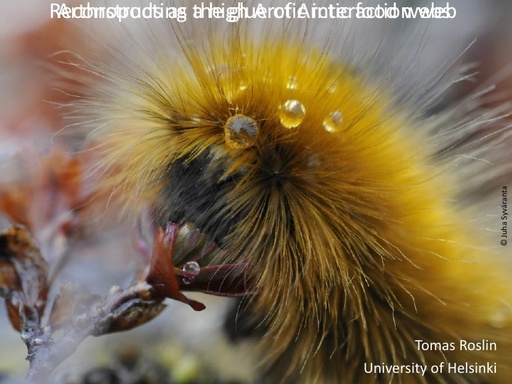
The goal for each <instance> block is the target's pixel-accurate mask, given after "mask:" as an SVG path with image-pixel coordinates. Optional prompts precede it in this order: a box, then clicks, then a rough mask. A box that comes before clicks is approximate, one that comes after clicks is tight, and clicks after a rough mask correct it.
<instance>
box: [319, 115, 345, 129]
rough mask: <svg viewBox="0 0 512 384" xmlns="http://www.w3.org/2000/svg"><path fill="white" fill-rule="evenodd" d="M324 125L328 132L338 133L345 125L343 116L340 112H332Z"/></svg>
mask: <svg viewBox="0 0 512 384" xmlns="http://www.w3.org/2000/svg"><path fill="white" fill-rule="evenodd" d="M323 124H324V128H325V130H326V131H327V132H336V131H338V130H339V129H340V128H341V126H342V125H343V114H342V113H341V112H340V111H335V112H331V113H329V115H328V116H327V117H326V118H325V120H324V122H323Z"/></svg>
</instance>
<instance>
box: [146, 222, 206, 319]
mask: <svg viewBox="0 0 512 384" xmlns="http://www.w3.org/2000/svg"><path fill="white" fill-rule="evenodd" d="M177 235H178V226H177V225H168V226H167V232H165V231H164V230H163V229H162V228H158V230H157V232H156V234H155V240H154V243H153V253H152V255H151V263H150V268H149V272H148V274H147V276H146V281H147V283H148V284H150V285H151V286H152V287H153V291H154V293H153V296H154V298H164V297H168V298H170V299H174V300H178V301H181V302H183V303H186V304H188V305H190V306H191V307H192V308H193V309H194V310H196V311H202V310H203V309H205V306H204V304H202V303H199V302H197V301H195V300H191V299H188V298H187V297H186V296H185V295H184V294H183V293H181V291H180V284H179V282H178V279H177V278H176V274H175V268H174V265H173V262H172V255H173V252H174V246H175V244H176V238H177Z"/></svg>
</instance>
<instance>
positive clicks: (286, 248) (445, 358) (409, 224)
mask: <svg viewBox="0 0 512 384" xmlns="http://www.w3.org/2000/svg"><path fill="white" fill-rule="evenodd" d="M221 24H222V23H219V24H215V23H214V22H207V21H204V24H203V25H200V23H196V24H195V27H197V28H198V30H196V31H192V30H188V29H186V27H184V28H183V29H178V30H177V31H174V32H172V33H167V34H166V35H165V38H161V37H159V39H161V40H158V41H157V47H158V50H155V52H153V53H152V54H151V55H149V57H147V58H146V60H145V62H144V63H142V64H140V63H139V64H137V65H135V64H134V65H133V69H134V70H133V73H129V72H123V70H120V69H119V70H115V69H114V67H111V68H110V69H108V70H107V71H104V70H103V69H101V68H100V67H94V68H92V69H91V71H93V72H96V73H97V74H99V75H101V77H104V78H106V79H103V80H102V82H103V84H107V85H106V86H104V87H103V88H102V85H101V84H100V85H99V89H100V91H101V92H98V94H97V95H96V96H95V98H91V99H90V100H85V104H88V105H86V106H85V108H84V109H82V111H85V112H86V113H90V114H92V115H94V116H99V117H100V118H101V119H103V120H102V121H103V123H101V124H100V123H96V125H95V126H94V134H93V135H92V140H93V141H94V142H95V143H96V145H97V148H98V149H99V150H100V151H101V154H102V161H101V164H100V165H101V168H102V169H103V170H104V171H105V175H106V178H105V180H104V182H103V183H102V187H103V188H105V189H106V190H108V191H114V192H113V193H116V192H115V191H122V192H123V195H124V196H126V197H127V198H128V199H129V200H128V203H127V205H128V207H129V209H135V210H136V209H137V208H136V207H139V206H141V204H140V202H141V201H143V202H150V203H151V205H152V206H154V207H155V208H156V209H157V211H158V220H160V221H161V223H165V222H167V221H173V222H182V221H185V222H188V223H191V224H193V225H194V226H196V227H197V228H199V229H200V230H201V231H202V232H203V233H205V234H206V235H207V236H208V238H209V239H210V240H211V241H214V242H216V243H217V244H218V245H220V246H221V247H222V248H223V249H224V250H225V254H224V257H225V259H224V260H223V262H225V263H248V264H249V265H250V266H251V267H250V268H251V278H252V281H253V282H254V287H255V289H256V290H257V291H258V294H257V295H255V296H254V297H253V298H252V299H251V302H250V306H251V310H252V311H253V313H257V314H258V316H259V317H260V320H261V321H262V323H263V324H264V327H265V330H266V335H265V337H263V339H262V344H263V347H264V348H265V354H264V356H265V362H264V364H265V367H266V369H267V370H268V375H270V377H272V378H273V380H274V381H275V382H282V383H297V382H301V383H307V384H311V383H326V384H329V383H340V382H344V383H362V382H364V383H389V382H397V383H434V382H436V383H473V382H486V383H491V382H492V383H505V382H507V381H508V379H509V378H510V377H512V370H511V367H512V317H511V316H510V311H511V309H510V304H511V303H512V290H511V285H510V282H509V279H508V275H509V271H505V270H504V269H503V268H502V267H501V266H500V265H498V264H497V263H498V261H497V258H494V257H493V256H492V255H490V253H491V252H490V251H489V250H488V247H486V246H485V245H486V240H483V239H480V238H478V237H477V236H475V235H474V232H472V227H471V224H470V221H469V214H468V213H466V212H465V211H464V210H463V209H462V208H461V207H459V206H456V205H455V204H454V203H453V201H454V199H456V197H457V194H458V193H459V192H460V189H459V188H458V187H457V186H456V185H458V184H457V183H459V182H460V180H458V178H457V176H456V175H453V174H452V173H451V171H450V169H449V168H448V167H442V168H448V169H440V164H444V163H446V162H447V160H446V159H447V158H446V157H443V156H441V155H439V153H440V152H441V151H442V150H443V148H445V147H450V143H449V141H450V140H451V139H450V136H449V134H447V133H446V131H445V132H444V133H442V134H443V135H445V136H443V137H448V139H446V142H441V139H439V138H437V137H436V136H433V135H432V132H436V131H440V130H441V128H442V127H440V126H439V123H440V122H441V121H443V123H445V122H446V121H449V120H450V119H452V118H453V116H449V118H448V117H447V116H448V115H444V116H445V117H446V118H445V119H442V118H438V119H435V120H432V119H431V120H429V121H428V122H427V121H424V120H422V118H420V115H421V113H416V112H411V109H412V105H413V102H404V103H402V104H401V105H398V104H397V103H396V102H395V98H394V97H393V91H394V89H393V88H391V87H389V88H388V89H384V88H385V87H386V84H388V85H389V84H390V83H387V82H385V81H384V80H380V81H377V80H375V79H373V78H372V76H371V75H369V73H370V70H369V69H368V71H366V69H367V68H366V67H363V68H354V67H353V66H352V65H351V63H349V62H346V61H344V60H343V57H342V56H337V55H333V54H332V53H331V52H332V51H333V49H331V47H333V46H335V43H334V41H335V39H334V38H333V35H329V36H330V37H331V39H332V40H330V41H329V42H327V43H325V44H324V45H323V46H322V45H320V47H318V45H316V46H315V44H313V43H312V42H311V41H309V40H308V38H305V37H304V35H307V33H308V29H307V28H306V29H304V30H302V29H300V28H297V29H293V28H289V27H285V28H284V29H283V31H281V32H282V33H281V34H279V33H277V32H276V30H274V29H272V28H271V30H270V31H266V33H264V37H263V38H252V37H251V33H250V32H251V31H250V24H249V23H247V24H244V23H241V24H237V25H236V26H231V27H229V28H223V27H221V26H220V25H221ZM155 35H157V34H156V33H155ZM169 41H174V42H175V43H174V44H175V46H178V45H179V47H180V48H178V49H174V50H172V49H170V51H172V52H167V48H166V46H167V45H169V46H170V45H172V44H171V43H169ZM176 43H179V44H176ZM123 60H124V61H130V58H129V57H128V56H125V57H124V58H123ZM91 103H92V104H93V106H92V107H91V105H90V104H91ZM455 115H459V116H460V111H459V112H456V113H455ZM472 116H474V115H472ZM471 119H472V117H467V118H466V119H465V120H464V121H463V122H462V123H460V124H458V125H459V126H463V125H464V124H466V123H467V122H469V121H470V120H471ZM475 121H476V120H475ZM450 124H451V125H457V123H450ZM457 132H458V131H457ZM453 136H454V137H455V136H456V134H455V133H454V134H453ZM442 140H444V139H442ZM454 140H455V138H454ZM454 185H455V186H454ZM419 340H421V341H423V342H426V343H428V345H429V346H431V348H426V349H425V348H422V347H421V345H422V344H421V342H419ZM460 340H463V341H467V342H481V341H482V340H487V341H489V342H495V343H496V344H497V349H496V350H480V351H467V350H464V348H461V347H460ZM438 343H441V344H442V345H445V346H449V347H446V348H442V349H441V350H438V348H436V345H438ZM445 343H446V344H445ZM425 345H427V344H425ZM452 345H453V346H455V348H451V346H452ZM484 349H485V348H484ZM491 349H492V348H491ZM443 362H444V363H445V364H444V366H445V368H444V372H442V373H432V372H431V370H430V368H431V367H432V366H434V365H436V364H437V365H438V364H441V363H443ZM487 362H492V363H494V362H496V367H497V369H496V373H494V372H491V373H488V374H485V373H473V372H467V371H456V372H448V367H447V364H448V363H449V364H455V363H456V364H461V365H464V364H465V363H469V364H475V363H478V364H486V363H487ZM414 364H419V365H421V366H425V367H427V368H428V369H426V371H425V372H424V373H421V371H419V372H414V373H412V372H408V373H405V372H404V373H393V372H392V371H391V372H390V371H386V370H385V369H383V370H384V372H383V373H378V372H377V371H375V366H380V367H392V366H399V367H401V366H404V367H412V366H414ZM370 369H373V370H374V371H372V372H371V373H369V372H368V370H370ZM379 369H380V368H379ZM402 369H406V368H402ZM407 369H413V368H407ZM406 372H407V371H406ZM274 381H273V382H274Z"/></svg>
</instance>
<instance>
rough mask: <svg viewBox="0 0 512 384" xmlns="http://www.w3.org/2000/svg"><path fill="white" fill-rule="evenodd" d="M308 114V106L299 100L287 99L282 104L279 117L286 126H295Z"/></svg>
mask: <svg viewBox="0 0 512 384" xmlns="http://www.w3.org/2000/svg"><path fill="white" fill-rule="evenodd" d="M305 115H306V108H304V105H303V104H302V103H301V102H300V101H298V100H287V101H285V102H284V104H283V105H282V106H281V110H280V113H279V118H280V120H281V124H283V126H285V127H286V128H295V127H297V126H299V125H300V123H302V120H304V116H305Z"/></svg>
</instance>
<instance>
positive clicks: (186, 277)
mask: <svg viewBox="0 0 512 384" xmlns="http://www.w3.org/2000/svg"><path fill="white" fill-rule="evenodd" d="M181 270H182V271H183V282H184V283H185V284H190V283H191V282H192V281H194V279H195V278H196V277H197V275H199V272H201V267H200V266H199V264H198V263H197V261H189V262H187V263H185V265H183V268H181Z"/></svg>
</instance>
